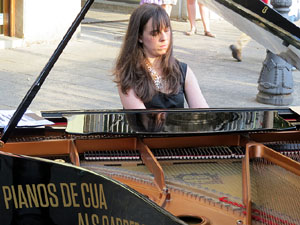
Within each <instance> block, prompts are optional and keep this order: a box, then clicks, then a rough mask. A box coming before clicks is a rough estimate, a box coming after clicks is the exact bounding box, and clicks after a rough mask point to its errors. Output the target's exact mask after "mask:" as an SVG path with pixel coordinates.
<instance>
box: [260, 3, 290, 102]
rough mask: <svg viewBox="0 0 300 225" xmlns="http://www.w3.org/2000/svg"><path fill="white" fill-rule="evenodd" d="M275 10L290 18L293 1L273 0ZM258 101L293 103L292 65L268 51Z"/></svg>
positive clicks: (261, 76) (262, 70) (262, 71)
mask: <svg viewBox="0 0 300 225" xmlns="http://www.w3.org/2000/svg"><path fill="white" fill-rule="evenodd" d="M271 4H272V6H273V9H275V10H276V11H278V12H279V13H280V14H281V15H282V16H284V17H285V18H288V13H289V11H290V9H289V7H290V6H291V5H292V0H271ZM258 90H259V92H258V94H257V95H256V100H257V101H258V102H260V103H264V104H270V105H278V106H284V105H290V104H291V103H292V102H293V96H292V93H293V75H292V65H290V64H289V63H287V62H286V61H285V60H284V59H282V58H281V57H279V56H277V55H275V54H273V53H272V52H270V51H269V50H267V56H266V59H265V60H264V62H263V67H262V69H261V72H260V77H259V79H258Z"/></svg>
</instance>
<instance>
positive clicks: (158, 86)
mask: <svg viewBox="0 0 300 225" xmlns="http://www.w3.org/2000/svg"><path fill="white" fill-rule="evenodd" d="M145 64H146V67H147V69H148V71H149V73H150V75H151V77H152V80H153V82H154V85H155V87H156V89H157V90H159V91H160V90H162V89H163V83H162V78H161V76H160V75H159V74H158V73H157V72H156V70H155V69H154V68H153V67H152V65H151V63H150V62H149V61H148V60H147V59H145Z"/></svg>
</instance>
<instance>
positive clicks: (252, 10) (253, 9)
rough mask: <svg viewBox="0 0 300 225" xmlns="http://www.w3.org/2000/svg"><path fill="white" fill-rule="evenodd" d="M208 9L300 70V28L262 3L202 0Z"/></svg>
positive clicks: (248, 0)
mask: <svg viewBox="0 0 300 225" xmlns="http://www.w3.org/2000/svg"><path fill="white" fill-rule="evenodd" d="M201 2H202V3H203V4H204V5H205V6H207V7H208V8H209V9H211V10H213V11H214V12H215V13H217V14H218V15H220V16H221V17H223V18H224V19H225V20H226V21H228V22H229V23H231V24H232V25H234V26H235V27H237V28H238V29H240V30H241V31H242V32H244V33H246V34H247V35H249V36H250V37H252V38H253V39H254V40H255V41H257V42H258V43H260V44H261V45H263V46H264V47H265V48H266V49H268V50H270V51H271V52H273V53H274V54H277V55H279V56H281V57H282V58H283V59H285V60H286V61H287V62H288V63H290V64H292V65H294V66H295V67H297V69H299V70H300V28H299V27H298V26H296V25H295V24H294V23H292V22H291V21H289V20H288V19H286V18H285V17H284V16H282V15H281V14H279V13H278V12H277V11H275V10H274V9H272V8H270V6H268V5H266V4H265V3H263V2H261V1H260V0H201Z"/></svg>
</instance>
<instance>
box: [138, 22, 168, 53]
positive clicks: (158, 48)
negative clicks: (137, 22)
mask: <svg viewBox="0 0 300 225" xmlns="http://www.w3.org/2000/svg"><path fill="white" fill-rule="evenodd" d="M170 38H171V29H170V27H164V28H163V29H162V30H161V31H159V30H153V27H152V18H151V19H150V20H149V21H148V22H147V24H146V25H145V28H144V32H143V35H142V37H140V39H139V41H140V42H142V44H143V47H144V51H145V54H146V56H147V57H148V58H153V57H159V56H162V55H164V54H166V52H167V50H168V48H169V45H170Z"/></svg>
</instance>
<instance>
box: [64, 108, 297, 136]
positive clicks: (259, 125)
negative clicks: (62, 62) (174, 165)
mask: <svg viewBox="0 0 300 225" xmlns="http://www.w3.org/2000/svg"><path fill="white" fill-rule="evenodd" d="M64 117H66V118H67V120H68V123H67V124H68V125H67V129H66V132H68V133H72V134H97V133H98V134H101V133H104V134H124V135H134V134H142V135H147V134H151V135H190V134H195V135H196V134H197V135H199V134H218V133H232V132H250V131H267V130H290V129H294V128H295V127H294V126H292V125H291V124H290V123H288V122H287V121H285V120H284V119H283V118H282V117H280V116H279V115H278V112H277V111H271V110H268V111H266V110H248V111H247V110H244V111H207V110H206V111H205V110H189V109H187V110H178V111H174V110H157V111H154V110H153V111H150V110H133V111H126V110H122V111H103V112H101V111H99V112H98V113H92V112H91V113H76V114H65V115H64Z"/></svg>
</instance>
